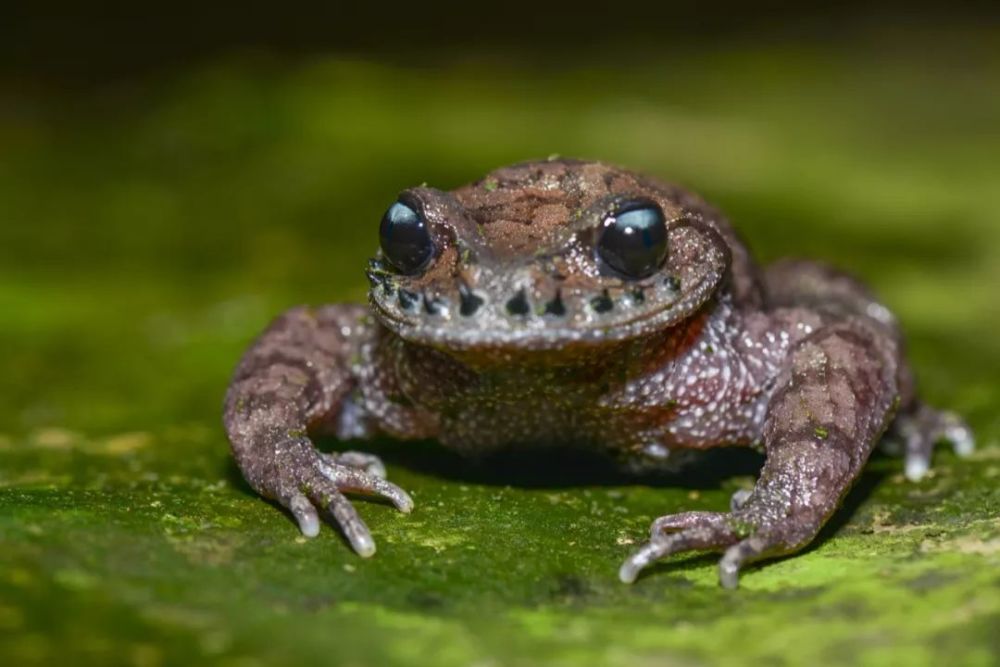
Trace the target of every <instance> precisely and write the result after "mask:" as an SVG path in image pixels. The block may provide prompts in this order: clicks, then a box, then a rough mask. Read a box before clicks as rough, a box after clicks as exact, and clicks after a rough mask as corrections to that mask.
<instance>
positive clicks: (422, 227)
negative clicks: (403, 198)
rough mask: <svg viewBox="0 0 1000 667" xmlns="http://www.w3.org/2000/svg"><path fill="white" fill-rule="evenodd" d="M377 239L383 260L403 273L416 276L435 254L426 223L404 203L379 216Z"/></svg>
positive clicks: (393, 206)
mask: <svg viewBox="0 0 1000 667" xmlns="http://www.w3.org/2000/svg"><path fill="white" fill-rule="evenodd" d="M378 237H379V242H380V243H381V245H382V253H383V254H384V255H385V256H386V259H388V260H389V261H390V262H391V263H392V265H393V266H395V267H396V268H397V269H399V270H400V271H402V272H403V273H416V272H417V271H419V270H420V269H422V268H424V267H425V266H426V265H427V262H428V260H430V258H431V255H433V254H434V243H433V242H432V241H431V235H430V231H429V230H428V229H427V223H426V222H424V219H423V217H421V215H420V214H419V213H417V212H416V211H414V210H413V209H412V208H410V207H409V206H407V205H406V204H404V203H403V202H396V203H395V204H393V205H392V206H390V207H389V210H388V211H386V212H385V215H383V216H382V224H381V225H379V229H378Z"/></svg>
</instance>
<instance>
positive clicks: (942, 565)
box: [0, 2, 1000, 667]
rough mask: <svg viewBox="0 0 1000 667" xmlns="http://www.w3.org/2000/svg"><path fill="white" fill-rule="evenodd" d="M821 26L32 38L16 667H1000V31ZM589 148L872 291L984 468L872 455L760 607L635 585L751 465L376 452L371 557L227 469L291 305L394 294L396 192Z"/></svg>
mask: <svg viewBox="0 0 1000 667" xmlns="http://www.w3.org/2000/svg"><path fill="white" fill-rule="evenodd" d="M154 6H155V5H154ZM792 7H793V6H792V5H790V4H785V3H765V4H764V5H755V6H754V7H753V8H743V7H740V6H736V5H734V6H731V7H725V6H722V7H716V8H713V9H712V10H711V11H709V10H708V9H706V8H704V7H703V6H698V5H696V4H694V3H681V4H677V5H670V6H665V5H664V6H658V7H657V8H656V9H653V10H650V11H649V12H648V13H646V12H640V11H638V10H635V11H632V10H630V11H629V12H628V13H625V12H624V11H622V13H621V14H620V15H616V16H613V17H608V16H606V15H605V14H604V13H603V12H602V13H594V14H591V13H588V12H587V11H584V10H582V9H580V8H579V7H577V8H574V9H562V8H557V7H552V6H540V5H536V6H531V5H528V4H526V3H523V4H519V3H514V4H505V5H495V6H494V5H482V4H481V5H476V6H467V5H460V4H458V3H451V4H450V6H449V3H445V4H444V5H442V6H441V7H436V8H435V9H434V10H433V11H432V10H431V9H430V8H427V7H412V6H411V7H391V8H390V7H387V6H385V5H374V4H373V5H372V6H371V7H354V8H350V9H348V8H344V7H337V6H336V5H329V6H327V5H324V6H320V5H318V4H316V5H303V6H302V7H301V8H295V9H293V8H288V9H287V10H286V9H282V10H281V12H282V13H281V14H277V13H276V12H278V11H279V10H278V9H277V7H276V6H267V5H263V4H260V5H258V4H254V3H250V4H244V5H241V6H239V7H235V6H234V7H228V6H225V5H213V6H212V7H210V8H206V7H196V6H194V5H193V4H192V5H190V6H187V5H185V4H184V3H180V4H172V5H170V7H169V9H163V11H160V12H154V11H152V10H151V9H150V7H147V6H145V5H143V6H141V7H134V8H128V7H125V6H120V7H115V6H113V5H108V6H103V5H98V6H89V7H86V8H76V7H73V6H69V5H68V3H67V6H60V5H59V4H58V3H56V5H55V6H54V7H41V6H39V4H33V5H24V6H17V5H15V6H14V7H13V8H11V10H10V11H9V12H8V15H7V19H6V20H5V21H4V22H3V23H2V24H0V369H2V371H3V372H2V373H0V397H2V400H0V663H2V664H10V665H34V664H58V663H66V664H74V665H75V664H127V665H136V666H139V667H147V666H156V665H161V664H194V663H200V662H213V663H218V664H232V665H256V664H302V663H303V662H305V661H309V662H314V663H328V664H349V665H386V664H433V665H529V664H552V665H591V664H594V665H597V664H610V665H630V666H631V665H708V664H743V663H750V662H753V663H754V664H770V665H786V664H788V665H792V664H807V663H808V664H866V665H882V664H887V665H898V664H907V665H931V664H941V663H942V662H945V663H947V664H963V665H993V664H997V661H998V656H1000V643H998V639H997V636H998V635H997V632H996V630H997V628H998V627H1000V574H998V573H1000V570H998V565H1000V523H998V517H1000V492H998V490H997V482H998V480H1000V446H998V444H997V438H998V434H1000V417H998V407H1000V405H998V404H1000V385H998V381H997V379H996V377H997V371H998V361H1000V340H998V337H997V335H996V333H997V331H998V329H1000V306H998V299H997V294H996V289H997V285H998V284H1000V160H998V155H1000V21H998V20H997V14H996V10H995V9H994V8H992V7H991V6H990V5H988V4H986V3H983V4H982V5H981V6H978V7H977V6H965V7H964V8H963V9H961V10H958V9H955V8H952V9H949V10H948V12H947V13H945V12H944V10H943V9H937V10H934V9H927V10H924V9H918V8H915V7H914V6H913V5H912V4H905V5H904V4H902V3H900V4H892V3H890V4H884V5H878V6H873V5H871V4H870V3H860V2H857V3H853V2H848V3H846V4H843V5H842V6H841V7H840V8H839V9H838V10H837V11H825V10H818V9H813V10H809V11H806V12H805V13H803V12H802V10H801V9H799V10H798V11H797V12H793V11H792ZM556 153H557V154H561V155H564V156H578V157H585V158H594V159H602V160H606V161H611V162H617V163H621V164H624V165H627V166H630V167H633V168H636V169H639V170H644V171H647V172H649V173H652V174H655V175H657V176H661V177H663V178H666V179H671V180H675V181H678V182H681V183H684V184H686V185H688V186H690V187H691V188H692V189H695V190H697V191H699V192H701V193H702V194H703V195H704V196H706V198H708V199H709V200H711V201H713V202H714V203H716V204H718V205H719V206H720V207H722V208H723V209H724V210H725V211H727V212H728V214H729V215H730V217H731V219H732V220H733V221H734V222H735V224H736V225H737V226H738V227H739V228H740V229H741V231H742V232H743V233H744V236H745V237H746V238H747V239H748V240H749V242H750V244H751V246H752V247H753V248H754V250H755V252H756V253H757V254H758V256H759V257H761V258H762V259H763V260H770V259H774V258H776V257H779V256H783V255H788V254H795V255H804V256H811V257H817V258H823V259H827V260H830V261H832V262H834V263H836V264H838V265H840V266H843V267H845V268H848V269H851V270H853V271H855V272H857V273H858V274H860V275H861V276H862V277H863V278H864V279H865V280H867V281H868V282H869V283H870V284H872V285H873V286H874V287H875V289H876V290H877V291H878V292H879V293H880V294H881V295H882V297H883V298H884V299H885V300H886V301H887V302H888V303H889V304H890V305H891V306H892V307H893V308H894V309H895V311H896V312H897V313H898V314H899V316H900V318H901V320H902V322H903V324H904V327H905V329H906V331H907V332H908V334H909V337H910V345H911V355H912V357H913V359H914V360H915V364H916V366H917V370H918V373H919V374H920V377H921V380H922V386H923V392H924V394H925V396H926V397H927V398H928V399H930V400H931V401H933V402H934V403H936V404H938V405H941V406H945V407H949V408H952V409H955V410H957V411H959V412H961V413H962V414H964V415H965V416H966V417H968V419H969V420H970V422H971V423H972V425H973V427H974V428H975V430H976V433H977V436H978V440H979V442H980V449H979V451H978V452H977V454H975V455H974V457H973V458H972V459H970V460H965V461H960V460H958V459H956V458H955V457H954V456H953V455H952V454H951V453H950V452H948V451H946V450H944V449H942V450H941V451H940V452H939V455H938V456H937V459H936V467H935V471H934V472H933V473H932V475H931V476H930V477H929V478H928V479H926V480H924V481H922V482H920V483H918V484H909V483H906V482H904V481H903V480H902V477H901V475H900V472H901V463H900V461H898V460H896V459H892V458H885V457H876V459H874V460H873V462H872V464H871V466H870V470H869V472H868V473H866V475H865V477H864V478H863V479H862V480H861V482H860V484H859V485H858V487H857V489H856V490H855V491H854V492H853V493H852V494H851V496H850V497H849V498H848V500H847V503H846V506H845V508H844V510H843V511H842V512H840V513H839V514H838V515H837V517H836V518H835V519H834V521H833V522H832V525H831V526H830V527H829V529H828V530H826V531H825V532H824V533H823V535H822V536H821V539H820V540H819V541H818V543H817V544H816V545H815V546H814V547H813V548H811V549H810V550H809V551H808V552H807V553H805V554H803V555H800V556H797V557H795V558H789V559H784V560H781V561H779V562H775V563H771V564H768V565H766V566H765V567H762V568H758V569H754V570H751V571H750V572H748V573H747V574H746V575H745V576H744V578H743V582H742V588H741V589H740V590H739V591H736V592H730V591H723V590H721V589H719V588H717V587H716V584H715V576H716V575H715V558H714V557H700V558H699V557H696V558H680V559H674V560H672V561H670V562H668V563H665V564H664V565H662V566H660V567H659V568H656V569H655V570H654V571H653V573H652V574H651V575H650V576H647V577H644V578H643V579H641V580H640V581H639V582H638V583H637V584H636V585H634V586H632V587H626V586H623V585H621V584H619V583H618V582H617V579H616V577H615V572H616V568H617V566H618V564H619V563H620V561H621V559H622V558H623V557H624V556H625V555H626V554H627V553H628V552H629V551H630V550H631V549H632V548H633V545H634V543H635V542H636V541H637V540H640V539H642V537H643V535H644V534H645V532H646V530H647V528H648V524H649V522H650V521H651V519H652V518H654V517H655V516H658V515H660V514H664V513H669V512H673V511H678V510H680V509H721V508H724V507H725V506H726V504H727V501H728V497H729V495H730V494H731V493H732V492H733V491H734V490H735V489H736V488H740V487H744V486H747V485H749V484H752V480H753V473H754V462H753V461H751V462H750V463H749V464H748V465H744V464H742V463H740V464H736V465H731V464H728V463H727V462H726V461H727V460H728V459H723V460H722V463H721V464H720V465H719V466H718V467H713V466H712V465H710V466H708V467H707V468H705V469H701V470H699V471H696V472H695V473H692V474H691V475H682V476H679V477H673V478H659V479H655V478H643V479H638V480H625V479H620V478H611V477H607V476H605V475H601V474H599V473H598V472H595V471H594V470H593V468H592V467H588V466H587V465H581V466H580V469H579V470H573V469H570V470H569V471H568V472H564V473H562V474H554V473H552V472H551V471H548V470H545V469H544V466H543V467H542V468H543V469H541V470H536V471H532V472H525V471H522V470H519V469H518V466H519V465H522V464H524V461H523V460H522V461H516V460H515V461H509V462H506V463H505V464H504V465H501V466H500V467H499V468H498V469H496V470H483V469H481V468H475V467H472V466H469V465H466V464H464V463H463V462H461V461H457V460H455V459H454V458H453V457H451V456H449V455H447V454H445V453H443V452H442V451H440V450H439V449H438V448H436V447H435V446H434V444H433V443H416V444H412V445H399V444H395V443H389V442H379V443H374V444H373V445H372V447H370V448H369V449H371V450H372V451H376V452H378V453H381V454H383V455H384V456H385V458H386V459H387V461H388V462H389V463H390V475H391V477H392V478H393V479H394V480H395V481H397V482H398V483H400V484H401V485H402V486H404V487H405V488H407V489H409V490H411V491H413V493H414V497H415V499H416V502H417V509H416V511H415V512H414V513H413V514H412V515H411V516H409V517H404V516H401V515H398V514H396V513H395V512H393V511H392V510H391V508H388V507H386V506H383V505H380V504H377V503H366V502H363V501H362V502H359V503H358V507H359V509H360V511H361V513H362V515H363V516H364V518H365V519H366V521H368V522H369V525H370V526H371V528H372V531H373V533H374V535H375V538H376V541H377V543H378V545H379V553H378V555H377V556H376V557H375V558H374V559H372V560H370V561H362V560H360V559H358V558H357V557H355V556H353V555H351V554H350V553H349V552H348V550H347V548H346V547H345V546H344V545H343V543H342V541H341V539H340V538H339V536H338V535H337V534H336V532H335V531H334V530H332V529H327V530H324V531H323V533H322V535H321V536H320V537H319V538H318V539H316V540H312V541H308V542H306V541H305V540H303V539H301V538H298V536H297V531H296V529H295V527H294V525H293V524H292V523H291V522H290V521H289V520H288V518H287V517H285V516H284V515H283V514H282V513H280V512H279V511H277V510H276V509H274V508H273V507H271V506H270V505H268V504H267V503H265V502H263V501H261V500H259V499H258V498H256V497H255V496H254V495H253V494H252V493H251V492H250V491H249V490H248V489H247V488H246V486H245V485H243V484H242V482H241V481H240V478H239V474H238V472H237V471H236V470H235V468H234V467H233V465H232V464H231V463H230V459H229V455H228V450H227V445H226V441H225V438H224V436H223V434H222V432H221V428H220V426H219V412H220V403H221V397H222V394H223V392H224V390H225V387H226V383H227V380H228V375H229V373H230V371H231V369H232V367H233V365H234V364H235V362H236V360H237V358H238V356H239V354H240V353H241V351H242V350H243V349H244V348H245V346H246V345H247V344H248V342H249V341H250V340H251V339H252V337H253V336H254V335H255V334H256V333H257V332H258V331H259V330H260V329H261V328H262V327H263V326H264V325H265V324H266V323H267V321H268V320H269V319H270V318H271V317H272V316H274V315H275V314H277V313H278V312H280V311H282V310H284V309H285V308H287V307H289V306H291V305H293V304H297V303H304V302H305V303H323V302H328V301H339V300H361V299H364V294H365V281H364V279H363V276H362V273H361V269H362V267H363V265H364V260H365V258H366V257H367V256H368V255H369V254H370V252H371V251H372V250H373V249H374V247H375V244H376V225H377V222H378V220H379V217H380V215H381V213H382V211H383V210H384V209H385V207H386V206H387V204H389V203H390V202H391V201H393V198H394V196H395V194H396V193H397V192H398V191H399V190H401V189H403V188H405V187H408V186H410V185H414V184H419V183H421V182H427V183H429V184H431V185H434V186H436V187H441V188H450V187H454V186H457V185H459V184H461V183H464V182H466V181H469V180H472V179H474V178H476V177H478V176H479V175H481V174H483V173H484V172H486V171H488V170H489V169H492V168H494V167H496V166H499V165H501V164H504V163H508V162H513V161H521V160H525V159H530V158H539V157H545V156H547V155H550V154H556ZM326 444H327V445H330V446H333V443H326ZM717 462H718V461H717ZM757 463H759V462H757Z"/></svg>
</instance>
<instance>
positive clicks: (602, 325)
mask: <svg viewBox="0 0 1000 667" xmlns="http://www.w3.org/2000/svg"><path fill="white" fill-rule="evenodd" d="M670 247H671V249H672V250H671V254H670V255H669V256H668V258H667V261H666V262H665V263H664V265H663V267H662V268H661V270H659V271H658V272H657V273H655V274H654V275H652V276H650V277H648V278H645V279H643V280H641V281H626V280H623V279H621V278H617V277H609V276H605V275H596V274H592V273H591V274H586V275H579V276H572V275H571V276H561V277H560V279H553V278H552V277H551V276H549V275H547V274H544V273H543V272H541V271H540V270H539V268H538V266H537V265H535V264H534V263H532V262H527V263H522V264H520V265H514V264H511V263H507V264H503V265H492V266H490V265H486V266H482V265H480V266H476V267H475V270H474V271H472V270H468V268H469V267H461V270H458V271H450V272H448V278H447V280H435V281H433V282H430V283H427V282H426V281H425V282H424V284H416V283H415V282H412V281H407V280H406V279H405V278H404V277H400V276H397V275H395V274H392V273H389V272H387V271H384V270H383V269H382V267H381V265H380V263H379V262H378V260H373V264H372V266H371V267H370V268H369V270H368V277H369V280H370V281H371V284H372V287H371V290H370V291H369V301H370V303H371V306H372V310H373V312H374V313H375V315H376V317H377V318H378V319H379V321H380V322H381V323H382V324H383V325H384V326H385V327H386V328H387V329H389V330H390V331H392V332H394V333H395V334H396V335H398V336H399V337H400V338H402V339H403V340H405V341H408V342H412V343H416V344H421V345H427V346H430V347H434V348H439V349H443V350H454V351H463V350H466V351H468V350H477V349H492V350H500V351H503V350H512V351H513V350H553V349H558V348H562V347H566V346H572V347H577V346H579V345H594V344H600V343H604V342H612V341H625V340H628V339H632V338H637V337H641V336H646V335H650V334H651V333H654V332H656V331H660V330H663V329H666V328H669V327H671V326H673V325H675V324H677V323H679V322H682V321H684V320H686V319H687V318H689V317H690V316H691V315H692V314H693V313H695V312H696V311H697V310H698V309H699V308H700V307H701V306H702V305H703V304H704V303H705V302H706V301H708V300H709V299H710V298H711V296H712V295H713V294H714V293H715V291H716V289H717V287H718V286H719V284H720V283H721V282H722V280H723V278H724V276H725V275H726V272H727V270H728V267H729V262H730V258H729V252H728V247H727V246H726V244H725V242H724V241H723V240H722V238H721V237H720V236H719V235H718V233H717V232H716V231H715V230H714V229H712V228H710V227H708V226H707V225H703V224H684V225H681V226H678V227H675V228H673V229H671V230H670ZM456 275H460V276H461V278H460V279H458V278H454V277H453V276H456ZM470 277H472V278H473V280H470ZM470 282H471V283H472V284H470Z"/></svg>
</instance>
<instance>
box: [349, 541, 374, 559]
mask: <svg viewBox="0 0 1000 667" xmlns="http://www.w3.org/2000/svg"><path fill="white" fill-rule="evenodd" d="M352 546H353V547H354V551H355V552H357V554H358V555H359V556H361V557H362V558H371V557H372V556H374V555H375V540H373V539H372V538H371V537H368V536H364V537H359V538H358V539H357V540H356V541H355V542H354V544H353V545H352Z"/></svg>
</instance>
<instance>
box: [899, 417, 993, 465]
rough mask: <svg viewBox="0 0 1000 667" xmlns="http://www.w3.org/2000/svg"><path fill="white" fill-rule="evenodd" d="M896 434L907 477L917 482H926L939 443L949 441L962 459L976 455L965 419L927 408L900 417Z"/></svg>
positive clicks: (974, 445)
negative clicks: (900, 443) (924, 478)
mask: <svg viewBox="0 0 1000 667" xmlns="http://www.w3.org/2000/svg"><path fill="white" fill-rule="evenodd" d="M893 431H894V434H895V435H896V437H897V438H899V439H900V440H901V441H902V444H903V448H904V452H905V472H906V477H907V479H909V480H910V481H914V482H916V481H919V480H920V479H922V478H923V477H924V475H926V474H927V471H928V470H929V469H930V465H931V455H932V454H933V452H934V445H935V444H936V443H938V442H940V441H942V440H947V441H948V442H950V443H951V445H952V448H953V449H954V450H955V453H956V454H957V455H959V456H962V457H965V456H969V455H970V454H972V452H973V450H974V449H975V447H976V443H975V439H974V438H973V436H972V430H971V429H969V427H968V426H967V425H966V423H965V422H964V421H963V420H962V418H961V417H959V416H958V415H956V414H955V413H953V412H947V411H942V410H935V409H934V408H931V407H929V406H927V405H924V404H921V405H920V406H919V407H918V408H917V409H916V410H914V411H912V412H909V413H906V414H902V415H899V417H897V419H896V422H895V424H894V425H893Z"/></svg>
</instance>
